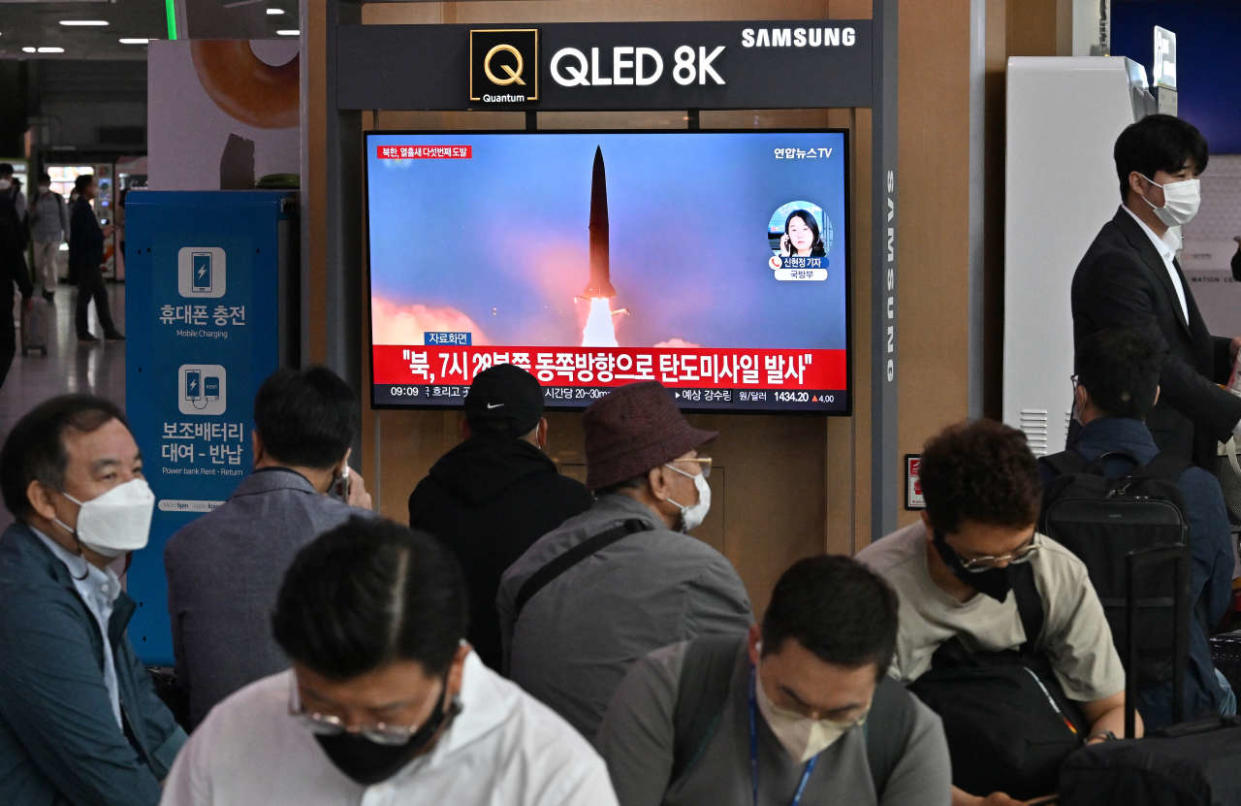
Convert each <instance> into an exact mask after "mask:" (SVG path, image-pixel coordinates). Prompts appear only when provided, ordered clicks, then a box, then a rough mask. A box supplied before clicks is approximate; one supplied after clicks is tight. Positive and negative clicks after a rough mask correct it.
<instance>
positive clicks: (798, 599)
mask: <svg viewBox="0 0 1241 806" xmlns="http://www.w3.org/2000/svg"><path fill="white" fill-rule="evenodd" d="M896 633H897V600H896V596H895V594H894V593H893V592H892V590H891V588H889V587H888V585H887V584H886V583H885V582H884V581H883V580H882V579H880V578H879V577H878V576H877V575H876V574H874V573H873V572H871V571H869V570H867V569H866V568H865V567H863V566H862V565H860V564H859V563H857V562H855V561H853V560H851V559H849V558H847V557H830V556H820V557H812V558H808V559H805V560H801V561H799V562H797V563H795V564H794V565H793V566H792V567H791V568H789V569H788V570H787V571H785V572H784V574H783V575H782V576H781V578H780V581H779V582H777V583H776V587H775V590H774V591H773V592H772V596H771V604H770V605H769V606H768V608H767V612H766V614H765V615H764V617H763V626H762V629H761V630H760V629H759V628H758V627H757V626H755V627H752V628H751V629H750V632H749V635H748V637H747V636H745V635H738V636H730V637H722V636H721V637H712V638H700V639H698V640H697V641H692V642H688V643H682V644H677V645H674V646H670V647H665V648H663V649H660V650H657V651H655V652H652V653H651V654H650V655H648V656H647V657H646V658H644V659H643V660H641V661H639V662H638V663H636V664H635V665H634V666H633V668H632V669H631V670H630V672H629V674H628V675H627V676H626V678H625V680H624V682H623V683H622V684H621V686H620V688H619V689H618V690H617V692H616V696H615V697H613V699H612V704H611V706H610V707H609V709H608V713H607V717H606V718H605V719H604V721H603V725H602V726H601V727H600V729H599V736H598V739H597V741H596V744H597V745H598V747H599V749H600V752H602V753H603V756H604V759H605V760H606V761H607V763H608V771H609V772H610V773H611V775H612V781H613V783H614V785H615V787H616V794H617V796H618V797H619V799H620V803H621V806H661V804H662V806H696V804H711V805H712V806H757V805H758V804H780V806H783V805H784V804H786V803H787V804H795V805H796V806H819V805H820V804H838V803H840V804H849V806H907V804H918V806H947V804H948V802H949V799H950V795H949V790H950V786H951V774H950V768H949V760H948V747H947V744H946V742H945V739H944V732H943V728H942V726H941V724H940V720H939V717H937V716H935V715H934V714H933V713H932V712H931V711H930V709H928V708H927V707H926V706H924V705H923V704H922V703H920V702H918V701H917V699H915V698H914V697H913V695H911V694H910V693H909V692H907V691H906V690H905V688H904V687H903V686H902V685H901V684H900V683H898V682H896V681H895V680H892V679H890V678H888V677H887V675H886V674H885V671H886V669H887V667H888V664H889V662H890V660H891V658H892V654H893V651H894V647H895V645H896Z"/></svg>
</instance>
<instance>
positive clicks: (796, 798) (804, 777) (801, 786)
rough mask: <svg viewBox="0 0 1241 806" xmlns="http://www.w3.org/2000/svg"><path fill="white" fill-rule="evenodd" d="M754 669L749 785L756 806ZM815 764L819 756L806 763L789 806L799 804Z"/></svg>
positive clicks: (753, 677) (752, 674) (753, 676)
mask: <svg viewBox="0 0 1241 806" xmlns="http://www.w3.org/2000/svg"><path fill="white" fill-rule="evenodd" d="M756 668H757V667H756V666H751V667H750V783H751V786H752V787H753V789H752V791H753V793H754V806H758V702H757V701H756V700H755V686H757V685H758V678H757V676H756V672H755V670H756ZM817 763H819V756H815V757H814V758H812V759H810V760H809V761H807V762H806V769H805V770H803V771H802V774H801V781H799V782H798V784H797V792H795V793H794V794H793V800H791V801H789V806H798V804H800V803H801V796H802V795H803V794H804V793H805V791H806V784H807V783H809V782H810V775H811V774H812V773H813V772H814V765H815V764H817Z"/></svg>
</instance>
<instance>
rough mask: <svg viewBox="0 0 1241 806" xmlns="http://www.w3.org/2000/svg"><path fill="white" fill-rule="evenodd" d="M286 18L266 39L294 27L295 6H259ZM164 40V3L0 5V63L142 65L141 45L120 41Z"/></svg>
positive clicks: (292, 0) (9, 0)
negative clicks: (77, 24) (51, 50)
mask: <svg viewBox="0 0 1241 806" xmlns="http://www.w3.org/2000/svg"><path fill="white" fill-rule="evenodd" d="M259 2H261V3H262V4H263V5H264V6H265V7H267V8H273V9H275V8H278V9H281V10H282V11H284V12H285V13H283V14H281V15H267V26H268V28H269V29H270V30H269V32H268V34H269V35H270V36H272V37H275V36H276V31H277V30H280V29H296V28H297V27H298V23H297V19H298V2H297V0H259ZM61 20H104V21H106V22H107V23H108V26H107V27H101V28H67V27H65V26H62V25H61V24H60V21H61ZM167 36H168V23H167V17H166V10H165V3H164V0H78V2H71V3H66V2H46V1H45V0H0V59H106V60H116V59H135V60H145V59H146V47H145V46H143V45H122V44H120V42H119V41H118V40H119V39H122V38H127V39H128V38H145V39H163V38H166V37H167ZM38 47H60V48H64V51H65V52H64V53H63V54H39V53H33V54H31V53H25V52H23V50H22V49H23V48H38Z"/></svg>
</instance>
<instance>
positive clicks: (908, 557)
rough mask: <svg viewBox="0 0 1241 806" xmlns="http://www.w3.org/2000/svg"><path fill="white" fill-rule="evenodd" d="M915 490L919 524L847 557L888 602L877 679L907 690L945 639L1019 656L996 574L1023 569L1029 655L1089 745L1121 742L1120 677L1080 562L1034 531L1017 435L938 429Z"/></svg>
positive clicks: (1028, 462)
mask: <svg viewBox="0 0 1241 806" xmlns="http://www.w3.org/2000/svg"><path fill="white" fill-rule="evenodd" d="M922 490H923V494H924V496H925V498H926V504H927V509H926V511H925V512H924V513H923V517H922V521H921V522H918V523H914V524H911V525H909V526H907V527H905V528H903V529H900V530H898V531H896V532H894V533H893V534H890V535H888V536H887V537H884V538H882V539H881V540H878V541H877V542H875V543H874V544H872V545H871V546H869V547H867V548H866V549H864V550H863V551H862V552H861V553H859V554H858V557H857V559H858V560H860V561H861V562H863V563H865V564H866V565H868V566H870V567H871V568H872V569H874V570H875V571H876V572H877V573H879V574H880V575H881V576H883V577H884V578H885V579H887V581H888V582H889V583H890V584H891V585H892V587H893V588H895V589H896V592H897V595H898V596H899V598H900V605H899V618H900V629H899V631H898V635H897V644H896V657H895V659H894V660H893V662H892V666H891V667H890V670H889V673H890V674H892V675H893V676H894V677H896V678H898V679H900V680H901V681H903V682H905V683H912V682H913V681H914V680H916V679H918V678H919V677H920V676H921V675H923V674H924V673H925V672H926V671H927V670H928V669H929V668H930V666H931V656H932V655H933V654H934V653H935V650H936V649H938V648H939V646H940V645H941V644H943V643H944V642H945V641H947V640H949V639H950V638H953V637H959V638H960V639H961V641H962V643H964V644H965V646H966V647H967V648H968V649H970V650H971V651H976V652H999V651H1004V650H1010V649H1018V648H1020V647H1021V646H1022V645H1023V644H1024V643H1025V641H1026V635H1025V630H1024V629H1023V627H1022V622H1021V617H1020V614H1019V612H1018V609H1017V603H1016V597H1014V596H1012V595H1010V592H1009V588H1008V581H1007V580H1008V577H1007V575H1006V574H1005V569H1006V568H1007V567H1008V566H1009V565H1011V564H1014V563H1023V562H1028V563H1030V566H1031V569H1032V571H1033V576H1034V582H1035V587H1036V588H1037V589H1038V592H1039V594H1040V597H1041V598H1042V600H1043V608H1044V616H1045V617H1044V628H1043V631H1042V634H1041V636H1039V637H1038V639H1037V640H1036V642H1035V645H1036V648H1037V649H1038V650H1039V651H1040V652H1042V653H1044V654H1046V656H1047V657H1048V659H1049V660H1050V661H1051V665H1052V669H1053V672H1054V674H1055V677H1056V680H1057V681H1058V682H1059V683H1060V685H1061V687H1062V688H1063V689H1064V693H1065V695H1066V696H1067V697H1068V698H1069V699H1070V700H1073V701H1075V702H1076V703H1077V704H1078V705H1079V706H1080V708H1081V710H1082V713H1083V714H1084V715H1085V717H1086V719H1087V721H1088V722H1089V723H1090V729H1089V734H1088V735H1089V737H1090V738H1089V740H1090V741H1101V740H1102V739H1103V738H1105V737H1106V736H1107V734H1108V733H1109V732H1111V733H1114V734H1115V735H1117V736H1119V735H1122V734H1123V727H1124V705H1125V694H1124V690H1125V672H1124V668H1123V667H1122V666H1121V662H1120V658H1119V656H1118V655H1117V653H1116V649H1115V647H1114V646H1113V643H1112V634H1111V630H1110V629H1109V628H1108V625H1107V620H1106V618H1105V617H1104V614H1103V608H1102V606H1101V605H1100V604H1099V599H1098V596H1097V595H1096V594H1095V591H1094V588H1093V587H1092V586H1091V584H1090V580H1089V576H1088V574H1087V572H1086V567H1085V565H1083V564H1082V562H1081V561H1080V560H1079V559H1078V558H1077V557H1076V556H1074V555H1073V554H1072V553H1071V552H1069V551H1068V550H1067V549H1065V548H1064V547H1063V546H1061V545H1060V544H1058V543H1056V542H1055V541H1053V540H1052V539H1051V538H1049V537H1047V536H1045V535H1041V534H1038V533H1037V532H1036V531H1035V528H1034V527H1035V522H1036V521H1037V520H1038V513H1039V506H1040V503H1041V489H1040V484H1039V476H1038V468H1037V466H1036V464H1035V460H1034V456H1033V455H1032V454H1031V453H1030V449H1029V447H1028V446H1027V445H1026V439H1025V435H1024V434H1022V433H1021V432H1020V431H1017V430H1016V429H1013V428H1009V427H1008V426H1005V425H1002V424H1000V423H997V422H993V421H988V420H979V421H976V422H972V423H962V424H959V425H954V426H951V427H949V428H948V429H946V430H945V431H944V432H942V433H941V434H939V435H938V436H937V437H935V438H933V439H932V440H931V441H930V442H928V443H927V445H926V447H925V448H924V449H923V456H922ZM1138 734H1139V735H1141V723H1140V722H1139V723H1138ZM1016 803H1018V801H1016V800H1014V799H1012V798H1010V797H1009V796H1008V795H1006V794H1004V793H1000V792H996V793H992V794H990V795H988V796H987V797H980V796H978V795H977V794H970V793H966V792H963V791H961V790H960V789H957V788H954V790H953V806H974V805H975V804H978V805H979V806H983V805H984V804H985V806H1009V804H1016Z"/></svg>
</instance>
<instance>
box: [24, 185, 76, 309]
mask: <svg viewBox="0 0 1241 806" xmlns="http://www.w3.org/2000/svg"><path fill="white" fill-rule="evenodd" d="M68 234H69V206H68V205H67V204H65V200H64V198H63V197H62V196H61V195H60V194H59V193H57V192H56V191H54V190H52V178H51V177H50V176H48V174H47V172H44V173H42V174H40V175H39V192H38V195H36V196H35V199H34V205H33V206H32V207H31V209H30V237H31V240H32V241H34V272H35V277H37V278H38V280H39V283H40V284H41V285H42V286H43V298H44V299H46V300H47V301H48V302H51V301H52V300H53V299H54V298H55V294H56V281H57V276H56V275H57V273H58V270H57V267H56V253H57V252H59V251H60V245H61V244H62V243H64V240H65V237H66V236H67V235H68Z"/></svg>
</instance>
